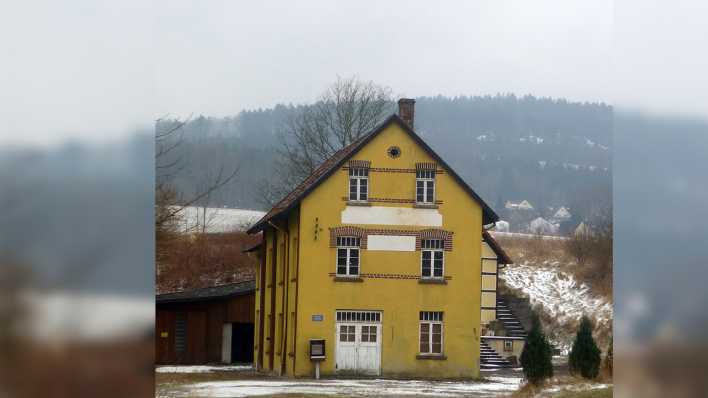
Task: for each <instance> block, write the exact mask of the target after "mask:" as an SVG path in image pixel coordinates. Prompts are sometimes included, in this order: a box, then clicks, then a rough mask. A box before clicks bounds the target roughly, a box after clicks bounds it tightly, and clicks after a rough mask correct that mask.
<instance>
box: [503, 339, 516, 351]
mask: <svg viewBox="0 0 708 398" xmlns="http://www.w3.org/2000/svg"><path fill="white" fill-rule="evenodd" d="M513 351H514V340H504V352H513Z"/></svg>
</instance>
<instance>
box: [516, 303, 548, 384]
mask: <svg viewBox="0 0 708 398" xmlns="http://www.w3.org/2000/svg"><path fill="white" fill-rule="evenodd" d="M531 321H532V325H531V331H530V332H529V334H528V337H526V344H525V345H524V351H523V352H522V353H521V358H520V359H521V366H522V367H523V369H524V376H526V379H527V380H528V381H529V382H531V383H532V384H535V385H539V384H541V383H543V381H544V380H545V379H547V378H549V377H553V364H552V362H551V357H552V356H551V345H550V344H549V343H548V339H547V338H546V335H545V334H544V333H543V327H542V326H541V320H540V319H539V317H538V314H537V313H536V311H534V312H533V313H532V314H531Z"/></svg>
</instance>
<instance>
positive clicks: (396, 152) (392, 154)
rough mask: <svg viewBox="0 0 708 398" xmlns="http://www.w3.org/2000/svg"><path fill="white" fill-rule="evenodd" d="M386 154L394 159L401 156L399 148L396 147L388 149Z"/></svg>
mask: <svg viewBox="0 0 708 398" xmlns="http://www.w3.org/2000/svg"><path fill="white" fill-rule="evenodd" d="M387 152H388V156H390V157H392V158H394V159H395V158H397V157H399V156H401V148H399V147H397V146H392V147H390V148H388V151H387Z"/></svg>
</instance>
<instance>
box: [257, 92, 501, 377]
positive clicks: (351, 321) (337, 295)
mask: <svg viewBox="0 0 708 398" xmlns="http://www.w3.org/2000/svg"><path fill="white" fill-rule="evenodd" d="M414 103H415V101H414V100H410V99H402V100H400V101H399V115H400V116H399V115H391V116H390V117H389V118H387V119H386V120H385V121H384V122H383V123H382V124H381V125H380V126H378V127H377V128H375V129H374V130H372V131H371V132H370V133H368V134H366V135H365V136H363V137H362V138H361V139H359V140H357V141H355V142H354V143H352V144H351V145H349V146H347V147H345V148H344V149H342V150H340V151H338V152H337V153H335V154H334V155H333V156H332V157H331V158H330V159H328V160H327V161H325V162H324V164H322V165H321V166H320V167H319V168H318V169H317V170H316V171H315V172H314V173H313V174H312V175H311V176H309V177H308V178H307V179H305V181H303V182H302V183H301V184H300V186H298V187H297V188H296V189H295V190H293V191H292V192H291V193H290V194H288V195H287V196H286V197H285V198H284V199H283V200H281V201H280V202H279V203H278V204H277V205H276V206H275V207H274V208H273V209H271V210H270V211H269V212H268V213H267V214H266V215H265V216H264V217H263V218H262V219H261V220H260V221H259V222H258V223H257V224H256V225H254V226H253V227H252V228H251V229H250V230H249V232H250V233H257V232H260V231H262V232H263V234H264V235H263V236H264V245H263V247H262V248H261V254H260V257H261V262H260V267H259V271H258V272H257V285H256V304H255V306H256V308H255V312H256V325H255V342H254V358H255V362H256V367H257V369H259V370H263V371H267V372H272V373H275V374H280V375H289V376H311V375H313V374H314V370H315V361H320V364H319V365H320V369H321V373H322V374H324V375H337V374H357V375H359V374H360V375H383V376H401V377H430V378H456V377H477V376H479V367H480V363H479V361H480V337H481V329H480V311H481V297H482V296H481V289H482V287H481V283H482V278H481V275H482V274H481V267H482V261H481V259H482V253H481V251H482V247H481V245H480V243H479V242H480V239H481V237H482V233H483V225H487V224H491V223H493V222H495V221H497V220H498V217H497V215H496V214H495V213H494V211H493V210H492V209H491V208H490V207H489V206H487V205H486V204H485V203H484V201H483V200H482V199H481V198H480V197H479V196H478V195H477V194H476V193H475V192H474V191H473V190H472V188H470V187H469V186H468V185H467V184H466V183H465V182H464V181H463V180H462V178H460V177H459V176H458V175H457V174H456V173H455V172H454V171H453V170H452V169H451V168H450V167H449V166H448V165H447V164H446V163H445V162H444V161H443V160H442V159H441V158H440V157H439V156H438V155H437V154H436V153H435V152H434V151H433V150H432V149H431V148H430V147H429V146H428V145H427V144H426V143H425V142H424V141H423V140H422V139H421V138H420V137H419V136H418V135H417V134H416V133H415V132H414V131H413V121H414V119H413V115H414ZM322 340H323V341H324V352H323V353H318V355H317V358H312V357H311V355H310V354H311V352H310V350H311V347H310V345H311V343H317V342H319V341H322ZM320 354H322V355H320Z"/></svg>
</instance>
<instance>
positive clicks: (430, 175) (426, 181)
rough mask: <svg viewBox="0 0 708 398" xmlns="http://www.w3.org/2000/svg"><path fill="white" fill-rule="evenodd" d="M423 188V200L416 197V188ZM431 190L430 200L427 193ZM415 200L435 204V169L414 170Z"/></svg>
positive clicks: (419, 202)
mask: <svg viewBox="0 0 708 398" xmlns="http://www.w3.org/2000/svg"><path fill="white" fill-rule="evenodd" d="M419 185H420V188H422V189H423V200H422V201H421V200H420V198H419V197H418V188H419ZM431 191H432V195H430V196H431V198H430V200H428V193H430V192H431ZM415 202H416V204H421V205H434V204H435V170H416V172H415Z"/></svg>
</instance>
